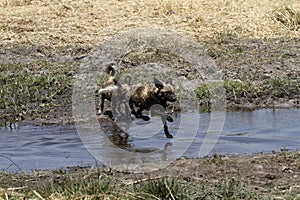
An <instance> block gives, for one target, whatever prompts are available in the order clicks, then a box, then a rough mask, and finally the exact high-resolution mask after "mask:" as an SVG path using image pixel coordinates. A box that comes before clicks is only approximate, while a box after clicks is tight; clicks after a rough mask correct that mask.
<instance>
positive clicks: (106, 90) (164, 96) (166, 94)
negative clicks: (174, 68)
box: [98, 65, 177, 138]
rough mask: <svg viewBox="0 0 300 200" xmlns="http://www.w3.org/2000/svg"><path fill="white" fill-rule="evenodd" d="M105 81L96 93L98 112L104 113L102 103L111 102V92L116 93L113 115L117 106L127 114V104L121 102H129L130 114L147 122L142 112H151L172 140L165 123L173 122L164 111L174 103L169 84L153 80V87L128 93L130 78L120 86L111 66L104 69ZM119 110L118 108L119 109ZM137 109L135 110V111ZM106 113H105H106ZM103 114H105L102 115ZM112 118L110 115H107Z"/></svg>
mask: <svg viewBox="0 0 300 200" xmlns="http://www.w3.org/2000/svg"><path fill="white" fill-rule="evenodd" d="M105 75H106V81H105V82H104V83H103V84H102V89H100V90H99V91H98V93H99V94H101V104H100V109H101V110H100V111H101V113H103V111H104V101H105V100H109V101H112V94H113V92H117V95H118V101H120V102H118V103H117V104H116V105H112V110H113V113H116V109H118V108H117V106H119V105H121V104H123V105H125V110H126V111H125V112H126V113H129V114H130V112H128V102H125V104H124V102H121V101H122V100H125V101H127V100H129V107H130V110H131V114H133V115H134V116H135V117H136V118H138V119H140V118H141V119H143V120H144V121H149V120H150V117H148V116H145V115H143V113H142V112H143V111H144V110H147V111H151V115H158V116H160V117H161V120H162V122H163V127H164V132H165V135H166V137H167V138H172V137H173V136H172V135H171V134H170V132H169V129H168V125H167V121H169V122H173V119H172V118H171V117H170V116H169V115H167V112H166V109H167V106H168V102H175V101H176V100H177V99H176V95H175V93H174V92H173V88H172V86H171V84H169V83H163V82H161V81H160V80H158V79H156V78H154V86H152V85H150V84H147V85H143V86H138V87H136V89H134V90H132V91H130V87H129V84H130V77H126V79H125V82H126V83H125V84H120V83H118V81H117V80H116V78H115V69H114V68H113V65H109V66H108V67H107V68H106V69H105ZM119 109H120V108H119ZM136 109H137V110H136ZM106 113H107V112H106ZM104 114H105V113H104ZM108 115H109V116H110V117H111V118H113V115H112V113H110V114H108Z"/></svg>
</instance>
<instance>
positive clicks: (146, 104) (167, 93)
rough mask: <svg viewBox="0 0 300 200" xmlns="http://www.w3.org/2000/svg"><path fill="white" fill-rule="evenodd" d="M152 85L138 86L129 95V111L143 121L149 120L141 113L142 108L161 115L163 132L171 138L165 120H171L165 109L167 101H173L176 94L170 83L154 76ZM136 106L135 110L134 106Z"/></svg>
mask: <svg viewBox="0 0 300 200" xmlns="http://www.w3.org/2000/svg"><path fill="white" fill-rule="evenodd" d="M154 85H155V87H153V86H151V85H145V86H140V87H138V88H137V89H136V90H135V91H134V92H133V93H132V95H131V96H130V99H129V106H130V109H131V113H132V114H133V115H134V116H135V117H136V118H142V119H143V120H145V121H149V120H150V118H149V117H148V116H144V115H143V114H142V112H143V110H150V109H151V113H152V114H153V113H155V114H157V115H159V116H160V117H161V120H162V122H163V125H164V132H165V135H166V137H167V138H172V137H173V136H172V135H171V134H170V132H169V129H168V125H167V121H169V122H173V119H172V118H171V117H170V116H167V114H166V109H167V105H168V102H175V101H176V100H177V99H176V95H175V93H174V92H173V88H172V86H171V84H164V83H162V82H161V81H159V80H158V79H156V78H154ZM134 107H136V108H137V111H136V110H135V108H134Z"/></svg>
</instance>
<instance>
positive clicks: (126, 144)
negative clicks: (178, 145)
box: [98, 111, 172, 153]
mask: <svg viewBox="0 0 300 200" xmlns="http://www.w3.org/2000/svg"><path fill="white" fill-rule="evenodd" d="M105 114H107V115H100V116H98V121H99V123H100V126H101V128H102V130H103V132H104V133H105V134H106V136H107V137H108V139H109V140H110V141H111V142H112V143H113V144H114V145H116V146H117V147H119V148H121V149H124V150H127V151H132V152H141V153H150V152H153V151H156V150H158V149H157V148H142V147H141V148H138V147H134V146H133V145H132V142H133V140H134V139H135V138H134V137H129V134H128V133H126V132H124V131H123V130H122V129H121V128H120V127H119V125H118V124H117V123H116V122H115V121H114V120H112V119H111V117H110V111H107V112H106V113H105ZM170 146H172V143H171V142H167V143H166V144H165V145H164V147H163V148H162V149H167V148H168V147H170Z"/></svg>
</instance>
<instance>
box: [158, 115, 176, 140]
mask: <svg viewBox="0 0 300 200" xmlns="http://www.w3.org/2000/svg"><path fill="white" fill-rule="evenodd" d="M160 118H161V121H162V122H163V124H164V132H165V134H166V137H167V138H173V135H171V134H170V132H169V128H168V125H167V120H166V115H161V117H160Z"/></svg>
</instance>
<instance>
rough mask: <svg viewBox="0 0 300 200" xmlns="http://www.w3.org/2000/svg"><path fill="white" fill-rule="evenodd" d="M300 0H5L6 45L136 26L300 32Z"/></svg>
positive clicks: (95, 35) (82, 38) (0, 7)
mask: <svg viewBox="0 0 300 200" xmlns="http://www.w3.org/2000/svg"><path fill="white" fill-rule="evenodd" d="M299 13H300V1H299V0H252V1H247V0H210V1H206V0H175V1H174V0H161V1H158V0H110V1H107V0H93V1H92V0H76V1H75V0H0V21H1V24H0V46H1V47H11V46H12V45H46V46H51V47H65V46H74V45H95V44H98V43H99V42H101V41H102V40H103V39H104V38H105V37H106V36H111V35H115V34H116V33H118V32H120V31H125V30H129V29H131V28H136V27H154V26H159V27H164V28H167V29H171V30H176V31H179V32H182V33H185V34H187V35H191V36H193V37H196V38H200V39H209V38H212V37H214V36H215V35H217V34H219V33H229V34H234V35H235V36H236V37H238V38H243V37H246V38H260V39H268V38H278V37H285V38H292V37H299V35H300V33H299V32H300V28H299V27H300V14H299Z"/></svg>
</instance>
